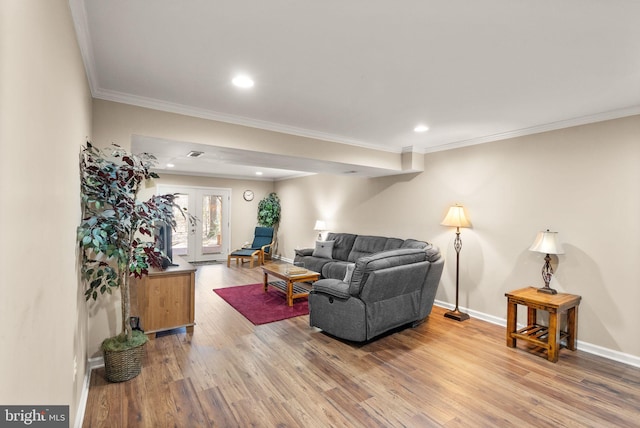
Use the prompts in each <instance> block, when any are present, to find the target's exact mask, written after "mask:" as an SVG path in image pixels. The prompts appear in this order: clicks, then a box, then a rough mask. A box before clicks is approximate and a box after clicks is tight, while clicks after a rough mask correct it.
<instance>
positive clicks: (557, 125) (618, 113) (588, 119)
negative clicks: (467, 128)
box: [424, 105, 640, 153]
mask: <svg viewBox="0 0 640 428" xmlns="http://www.w3.org/2000/svg"><path fill="white" fill-rule="evenodd" d="M637 114H640V105H638V106H633V107H628V108H623V109H617V110H610V111H606V112H602V113H598V114H592V115H589V116H581V117H576V118H573V119H567V120H561V121H558V122H551V123H546V124H543V125H537V126H532V127H529V128H522V129H517V130H515V131H508V132H502V133H498V134H493V135H487V136H484V137H478V138H471V139H469V140H462V141H454V142H451V143H446V144H442V145H439V146H435V147H427V148H426V149H425V151H424V152H425V153H434V152H442V151H445V150H451V149H458V148H461V147H467V146H475V145H477V144H484V143H490V142H492V141H500V140H507V139H509V138H516V137H524V136H527V135H533V134H540V133H542V132H547V131H555V130H558V129H564V128H571V127H573V126H580V125H588V124H590V123H596V122H604V121H606V120H613V119H621V118H623V117H628V116H635V115H637Z"/></svg>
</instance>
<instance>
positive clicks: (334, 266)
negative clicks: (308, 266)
mask: <svg viewBox="0 0 640 428" xmlns="http://www.w3.org/2000/svg"><path fill="white" fill-rule="evenodd" d="M349 264H350V263H349V262H345V261H342V260H331V261H330V262H329V263H327V264H325V265H323V266H322V271H321V272H320V273H321V274H322V277H323V278H334V279H339V280H340V281H342V280H343V279H344V277H345V275H346V273H347V266H349Z"/></svg>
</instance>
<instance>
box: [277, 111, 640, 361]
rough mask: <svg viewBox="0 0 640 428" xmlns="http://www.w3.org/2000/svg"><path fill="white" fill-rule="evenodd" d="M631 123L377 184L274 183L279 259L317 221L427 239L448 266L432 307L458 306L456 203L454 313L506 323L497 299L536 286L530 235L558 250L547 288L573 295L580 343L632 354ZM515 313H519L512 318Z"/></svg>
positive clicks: (635, 141)
mask: <svg viewBox="0 0 640 428" xmlns="http://www.w3.org/2000/svg"><path fill="white" fill-rule="evenodd" d="M639 136H640V116H634V117H629V118H624V119H618V120H612V121H607V122H601V123H596V124H591V125H585V126H579V127H574V128H568V129H564V130H558V131H552V132H547V133H543V134H537V135H531V136H527V137H521V138H517V139H511V140H505V141H499V142H494V143H487V144H483V145H479V146H473V147H467V148H461V149H456V150H450V151H444V152H438V153H431V154H427V155H425V172H423V173H419V174H413V175H411V174H409V175H402V176H395V177H385V178H378V179H357V178H352V177H338V176H326V175H323V176H311V177H303V178H297V179H292V180H285V181H281V182H277V183H276V192H277V193H278V195H279V196H280V198H281V199H282V205H283V219H286V220H285V221H283V223H282V225H281V228H280V234H279V236H280V244H281V247H280V248H281V252H282V255H283V257H285V258H290V259H291V258H293V256H294V249H295V248H296V247H299V246H304V245H305V244H306V246H312V245H313V241H314V239H315V237H316V235H317V233H316V232H314V231H313V230H312V228H313V224H314V222H315V220H316V219H322V220H326V221H327V223H328V225H329V227H330V228H331V230H333V231H337V232H352V233H360V234H375V235H383V236H395V237H399V238H417V239H424V240H428V241H430V242H433V243H435V244H436V245H438V246H440V247H441V249H442V251H443V253H444V255H445V257H446V260H447V263H446V265H445V272H444V274H443V278H442V282H441V286H440V289H439V291H438V294H437V299H439V300H442V301H446V302H451V303H452V302H453V301H454V300H455V251H454V250H453V239H454V237H455V233H454V229H452V228H445V227H443V226H440V222H441V221H442V219H443V218H444V216H445V214H446V211H447V209H448V206H449V205H451V204H454V203H456V202H459V203H462V204H464V205H465V207H466V210H467V213H468V215H469V218H470V220H471V222H472V223H473V228H472V229H463V230H462V235H461V236H462V241H463V248H462V252H461V255H460V257H461V265H460V287H461V293H460V305H461V306H463V307H467V308H470V309H472V310H476V311H479V312H482V313H485V314H489V315H491V316H494V317H498V318H501V319H504V318H505V317H506V299H505V297H504V293H505V292H507V291H509V290H513V289H516V288H520V287H523V286H527V285H535V286H541V285H542V279H541V278H540V269H541V267H542V264H543V257H544V256H543V255H541V254H538V253H533V252H530V251H528V248H529V246H530V245H531V243H532V242H533V240H534V237H535V235H536V233H537V232H538V231H539V230H544V229H546V228H550V229H551V230H554V231H558V232H559V237H560V240H561V241H562V243H563V245H564V248H565V254H564V255H560V256H558V260H557V261H559V266H557V268H556V274H557V275H556V277H555V279H554V281H553V282H552V286H553V287H555V288H557V289H558V290H559V291H562V292H569V293H574V294H579V295H581V296H582V298H583V300H582V303H581V305H580V310H579V340H580V341H583V342H587V343H589V344H593V345H596V346H600V347H604V348H607V349H609V350H613V351H618V352H621V353H624V354H628V355H631V356H635V357H640V339H639V336H638V334H637V325H639V324H640V312H639V311H637V308H636V306H637V303H638V302H640V287H639V286H638V281H639V279H640V263H638V260H640V242H639V241H638V239H637V238H638V236H639V235H640V234H639V232H640V222H638V218H640V192H639V185H638V183H640V168H638V165H640V141H639ZM521 312H523V311H521Z"/></svg>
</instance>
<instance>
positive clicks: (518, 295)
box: [505, 287, 582, 363]
mask: <svg viewBox="0 0 640 428" xmlns="http://www.w3.org/2000/svg"><path fill="white" fill-rule="evenodd" d="M505 296H506V297H507V346H508V347H510V348H515V347H516V340H517V339H521V340H526V341H527V342H530V343H533V344H535V345H537V346H540V347H542V348H545V349H546V350H547V359H548V360H549V361H552V362H554V363H555V362H557V361H558V351H559V350H560V342H561V340H562V339H566V342H567V348H568V349H570V350H572V351H575V349H576V341H577V337H578V334H577V333H578V305H579V304H580V300H581V299H582V297H580V296H577V295H575V294H567V293H558V294H545V293H538V289H537V288H535V287H527V288H521V289H519V290H515V291H510V292H508V293H505ZM518 305H523V306H527V308H528V310H527V326H526V327H524V328H521V329H519V330H518V329H517V317H518ZM538 309H540V310H543V311H547V312H549V326H548V327H545V326H541V325H539V324H538V323H537V320H536V316H537V311H538ZM564 312H566V313H567V331H560V324H559V322H558V321H559V320H558V315H561V314H562V313H564Z"/></svg>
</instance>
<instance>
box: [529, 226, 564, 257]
mask: <svg viewBox="0 0 640 428" xmlns="http://www.w3.org/2000/svg"><path fill="white" fill-rule="evenodd" d="M529 251H537V252H538V253H543V254H564V249H563V248H562V244H560V241H558V232H549V229H547V230H546V231H544V232H538V235H537V236H536V240H535V241H533V244H532V245H531V247H529Z"/></svg>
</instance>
